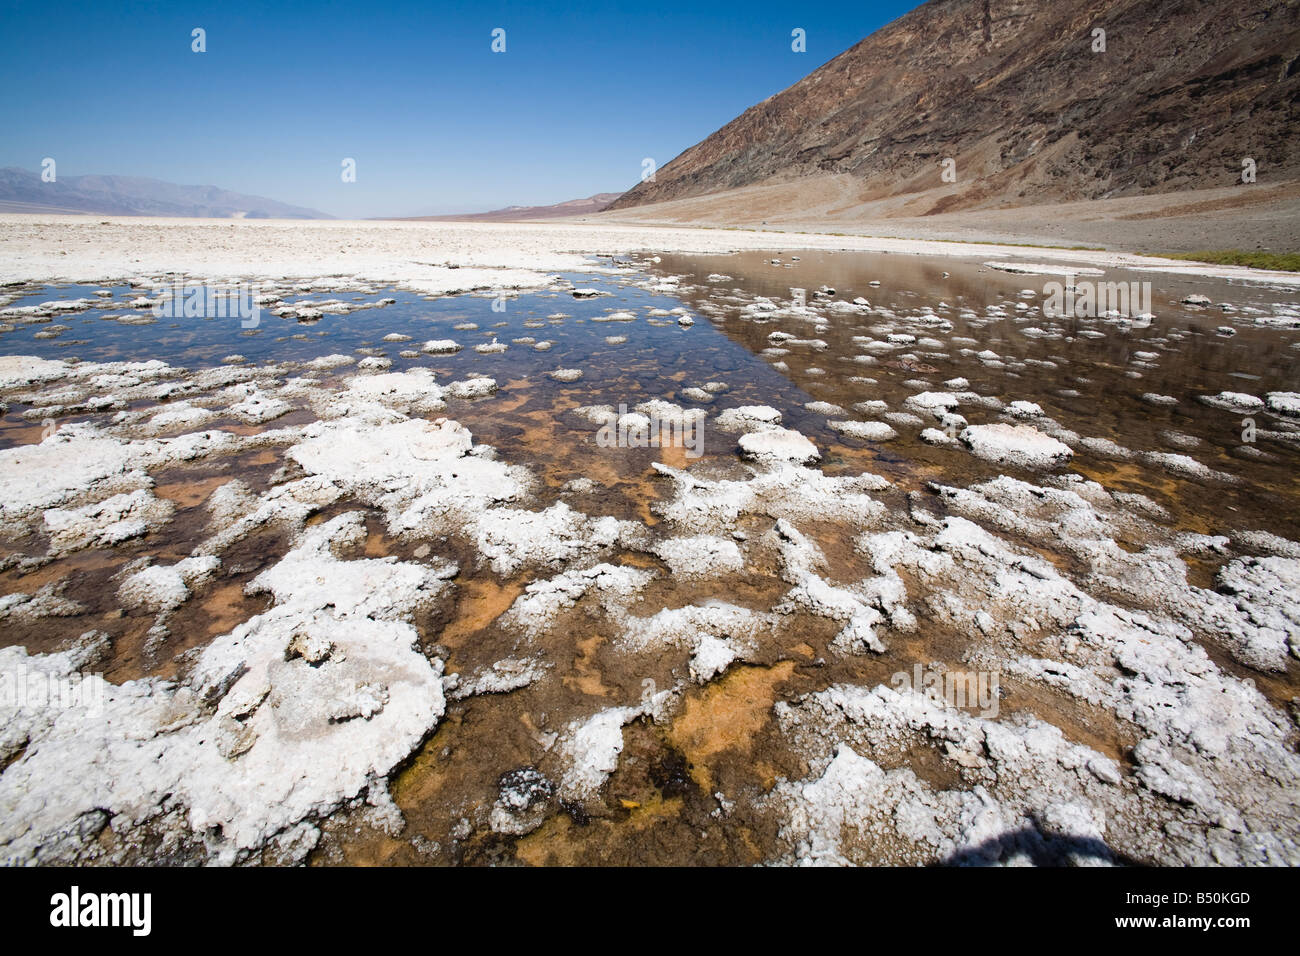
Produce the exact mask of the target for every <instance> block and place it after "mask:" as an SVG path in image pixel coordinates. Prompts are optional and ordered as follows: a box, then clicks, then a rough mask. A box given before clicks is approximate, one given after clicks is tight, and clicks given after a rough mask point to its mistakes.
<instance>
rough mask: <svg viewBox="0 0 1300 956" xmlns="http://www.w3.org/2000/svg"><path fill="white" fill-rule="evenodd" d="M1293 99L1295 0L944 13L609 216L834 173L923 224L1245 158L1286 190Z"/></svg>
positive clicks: (864, 196)
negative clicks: (912, 205)
mask: <svg viewBox="0 0 1300 956" xmlns="http://www.w3.org/2000/svg"><path fill="white" fill-rule="evenodd" d="M1098 28H1100V29H1102V30H1104V31H1105V36H1104V47H1105V48H1104V50H1096V51H1095V50H1094V47H1095V46H1100V42H1099V41H1100V39H1101V38H1100V37H1098V36H1094V30H1096V29H1098ZM1297 100H1300V2H1297V0H1242V2H1235V3H1227V2H1222V0H1220V2H1204V0H931V2H930V3H927V4H925V5H924V6H921V7H919V8H917V9H916V10H914V11H912V12H911V13H909V14H907V15H906V16H904V17H901V18H900V19H898V20H896V21H894V22H893V23H891V24H889V25H888V26H886V27H884V28H882V29H881V30H879V31H877V32H876V33H873V34H872V35H871V36H869V37H867V38H866V39H865V40H863V41H862V42H861V43H859V44H857V45H856V46H854V47H853V48H852V49H850V50H848V51H846V52H845V53H843V54H841V55H840V56H838V57H836V58H835V59H833V60H831V61H830V62H829V63H827V64H825V65H824V66H822V67H821V68H820V69H817V70H815V71H814V72H812V73H810V74H809V75H808V76H806V77H805V78H804V79H802V80H800V81H799V82H798V83H796V84H795V85H793V86H791V87H790V88H789V89H786V90H784V91H783V92H781V93H778V94H777V95H775V96H772V97H770V98H769V99H767V100H764V101H763V102H762V103H759V104H758V105H757V106H754V107H752V108H750V109H749V110H746V111H745V113H743V114H742V115H741V116H739V117H738V118H737V119H735V120H733V121H732V122H730V123H728V124H727V125H726V126H724V127H723V128H722V129H720V130H718V132H716V133H714V134H713V135H712V136H710V137H709V138H708V139H706V140H704V141H703V142H701V143H698V144H696V145H695V146H692V147H691V148H690V149H688V150H686V151H685V152H684V153H682V154H681V155H680V156H678V157H677V158H676V159H674V160H673V161H672V162H671V163H668V164H667V165H666V166H663V167H662V168H660V169H659V170H658V172H657V175H656V177H655V180H654V181H653V182H642V183H640V184H638V185H637V186H636V187H635V188H633V189H631V190H629V191H628V192H627V193H625V194H624V195H623V196H622V197H621V198H620V199H619V200H617V201H615V202H614V203H613V204H612V206H611V207H610V208H612V209H620V208H626V207H630V206H638V205H642V204H646V203H654V202H662V201H666V200H672V199H680V198H685V197H692V196H700V195H705V194H708V193H713V192H717V191H720V190H726V189H733V188H737V187H741V186H748V185H752V184H758V183H773V182H784V181H790V180H795V179H801V178H804V177H809V176H817V175H823V174H836V173H839V174H845V173H847V174H850V175H851V176H852V177H854V178H855V181H860V182H861V192H860V194H859V195H858V196H856V197H854V198H855V199H857V200H859V201H869V200H873V199H881V198H885V197H889V196H896V195H902V194H905V193H917V192H922V191H929V190H934V192H933V200H934V201H933V204H932V205H930V206H929V208H928V209H926V210H924V212H925V213H935V212H942V211H948V210H953V209H967V208H985V207H990V206H998V205H1012V204H1022V203H1030V202H1042V201H1044V200H1051V199H1055V198H1072V199H1096V198H1103V197H1109V196H1119V195H1132V194H1136V193H1144V192H1167V191H1172V190H1176V189H1184V188H1208V187H1213V186H1231V185H1233V184H1234V183H1240V182H1241V181H1242V170H1243V160H1244V159H1246V158H1247V157H1249V158H1251V159H1253V160H1254V161H1255V163H1256V165H1257V170H1258V173H1257V175H1258V180H1259V181H1260V182H1266V181H1276V180H1278V179H1285V178H1293V177H1296V176H1300V140H1298V139H1297V137H1296V136H1295V130H1296V129H1297V128H1300V107H1298V106H1297ZM947 158H950V159H952V160H954V161H955V167H950V168H953V169H954V171H955V174H956V182H955V183H954V182H946V181H945V180H944V179H943V178H942V173H943V171H944V163H943V161H944V160H945V159H947Z"/></svg>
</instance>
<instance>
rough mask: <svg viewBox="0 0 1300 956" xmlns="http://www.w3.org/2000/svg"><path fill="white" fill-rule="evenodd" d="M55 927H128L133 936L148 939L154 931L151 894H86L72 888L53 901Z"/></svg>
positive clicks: (56, 895)
mask: <svg viewBox="0 0 1300 956" xmlns="http://www.w3.org/2000/svg"><path fill="white" fill-rule="evenodd" d="M50 925H51V926H67V927H77V926H128V927H130V928H131V934H132V935H133V936H148V935H149V931H150V930H151V929H152V928H153V896H152V894H150V893H82V892H81V889H80V888H79V887H76V886H74V887H72V889H71V890H70V891H69V892H67V893H55V894H54V895H53V896H51V897H50Z"/></svg>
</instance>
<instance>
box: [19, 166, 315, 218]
mask: <svg viewBox="0 0 1300 956" xmlns="http://www.w3.org/2000/svg"><path fill="white" fill-rule="evenodd" d="M0 212H46V213H48V212H55V213H64V212H66V213H94V214H97V215H109V216H189V217H193V218H199V219H207V218H217V219H330V218H333V217H331V216H327V215H326V214H325V213H323V212H317V211H316V210H315V209H304V208H303V207H301V206H290V205H289V204H288V203H282V202H276V201H275V200H274V199H265V198H263V197H261V196H245V195H242V194H240V193H233V192H230V191H229V190H225V189H218V188H217V187H216V186H178V185H176V184H175V183H165V182H162V181H161V180H157V179H143V178H141V177H138V176H67V177H63V176H60V177H58V179H57V180H56V181H55V182H52V183H47V182H43V181H42V180H41V177H40V175H39V174H38V173H32V172H29V171H28V170H25V169H16V168H13V167H8V168H6V169H0Z"/></svg>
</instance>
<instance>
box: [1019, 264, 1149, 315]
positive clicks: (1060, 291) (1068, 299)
mask: <svg viewBox="0 0 1300 956" xmlns="http://www.w3.org/2000/svg"><path fill="white" fill-rule="evenodd" d="M1043 295H1044V296H1045V299H1044V302H1043V315H1045V316H1047V317H1048V318H1049V319H1061V318H1070V317H1074V318H1079V319H1096V318H1100V317H1103V316H1114V317H1123V318H1130V319H1137V320H1139V321H1141V322H1143V323H1144V324H1148V323H1150V321H1151V319H1152V318H1153V316H1152V315H1151V283H1150V282H1093V281H1091V280H1089V279H1081V280H1080V281H1079V282H1077V283H1076V282H1075V281H1074V280H1073V278H1072V277H1070V276H1066V278H1065V282H1048V283H1047V284H1045V285H1044V286H1043Z"/></svg>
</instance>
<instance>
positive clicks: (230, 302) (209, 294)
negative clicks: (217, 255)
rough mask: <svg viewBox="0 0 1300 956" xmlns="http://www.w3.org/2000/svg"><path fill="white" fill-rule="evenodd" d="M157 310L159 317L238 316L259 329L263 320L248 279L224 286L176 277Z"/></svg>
mask: <svg viewBox="0 0 1300 956" xmlns="http://www.w3.org/2000/svg"><path fill="white" fill-rule="evenodd" d="M153 314H154V317H155V318H159V319H182V318H184V319H226V318H231V319H233V318H238V319H239V320H240V322H239V325H240V327H241V328H245V329H255V328H257V326H258V323H260V322H261V320H262V307H261V306H260V305H258V304H257V302H256V301H255V299H254V292H253V287H252V286H251V285H248V284H247V283H240V284H239V285H237V286H233V287H225V288H222V287H217V286H210V285H198V284H195V283H186V282H180V281H176V282H173V283H172V284H171V285H170V286H168V287H167V288H165V289H163V291H162V295H161V296H159V298H158V301H157V302H155V303H154V304H153Z"/></svg>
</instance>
